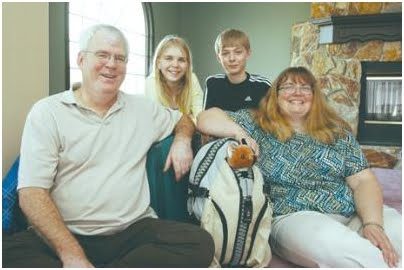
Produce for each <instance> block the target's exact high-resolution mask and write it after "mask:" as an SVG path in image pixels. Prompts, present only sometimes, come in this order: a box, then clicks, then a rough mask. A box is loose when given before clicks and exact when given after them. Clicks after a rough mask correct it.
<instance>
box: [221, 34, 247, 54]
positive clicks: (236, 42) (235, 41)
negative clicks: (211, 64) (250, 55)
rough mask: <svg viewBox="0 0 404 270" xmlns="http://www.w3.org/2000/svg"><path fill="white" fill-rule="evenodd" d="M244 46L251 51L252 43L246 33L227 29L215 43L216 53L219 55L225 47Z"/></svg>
mask: <svg viewBox="0 0 404 270" xmlns="http://www.w3.org/2000/svg"><path fill="white" fill-rule="evenodd" d="M240 45H241V46H243V47H244V48H245V49H246V50H247V51H249V50H250V41H249V39H248V36H247V34H246V33H244V32H243V31H241V30H237V29H227V30H224V31H223V32H221V33H220V34H219V35H218V36H217V38H216V41H215V51H216V54H219V53H220V51H221V50H222V49H223V48H224V47H235V46H240Z"/></svg>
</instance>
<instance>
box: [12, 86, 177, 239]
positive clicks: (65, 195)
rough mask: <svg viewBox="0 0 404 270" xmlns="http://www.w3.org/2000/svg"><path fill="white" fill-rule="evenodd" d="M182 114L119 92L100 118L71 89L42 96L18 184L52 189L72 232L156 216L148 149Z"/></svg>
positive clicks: (25, 139)
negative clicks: (83, 105) (150, 184)
mask: <svg viewBox="0 0 404 270" xmlns="http://www.w3.org/2000/svg"><path fill="white" fill-rule="evenodd" d="M180 117H181V113H180V112H178V111H173V110H170V109H167V108H164V107H162V106H160V105H158V104H157V103H155V102H152V101H149V100H147V99H146V98H144V97H141V96H134V95H128V94H125V93H122V92H119V95H118V99H117V101H116V103H115V104H114V105H113V106H112V107H111V109H110V110H109V112H108V113H107V115H106V116H105V117H104V118H100V117H99V116H98V115H96V114H95V113H94V112H92V111H91V110H88V109H86V108H83V107H81V106H80V105H78V104H77V102H76V100H75V98H74V95H73V91H72V90H68V91H65V92H63V93H60V94H57V95H53V96H50V97H47V98H45V99H42V100H40V101H39V102H37V103H36V104H35V105H34V106H33V108H32V109H31V111H30V113H29V114H28V117H27V120H26V123H25V127H24V132H23V136H22V143H21V157H20V169H19V177H18V187H17V188H18V189H21V188H24V187H42V188H46V189H49V190H50V194H51V197H52V199H53V200H54V202H55V204H56V206H57V207H58V209H59V211H60V213H61V215H62V217H63V219H64V221H65V224H66V225H67V227H68V228H69V229H70V230H71V231H72V232H73V233H77V234H82V235H98V234H113V233H116V232H119V231H122V230H124V229H125V228H126V227H128V226H129V225H131V224H132V223H134V222H135V221H137V220H139V219H141V218H144V217H147V216H152V217H155V213H154V211H153V210H152V209H151V208H150V207H149V204H150V194H149V186H148V181H147V175H146V154H147V151H148V150H149V148H150V146H151V145H152V144H153V143H154V142H156V141H159V140H162V139H164V138H165V137H167V136H168V135H169V134H170V133H171V132H172V131H173V128H174V126H175V124H176V123H177V121H178V120H179V119H180Z"/></svg>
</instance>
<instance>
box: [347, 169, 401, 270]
mask: <svg viewBox="0 0 404 270" xmlns="http://www.w3.org/2000/svg"><path fill="white" fill-rule="evenodd" d="M346 181H347V183H348V185H349V187H350V188H351V189H352V191H353V196H354V201H355V208H356V212H357V213H358V216H359V217H360V218H361V220H362V224H363V225H362V234H363V237H365V238H366V239H368V240H369V241H370V242H371V243H372V244H373V245H375V246H376V247H378V248H379V249H380V250H381V252H382V254H383V257H384V260H385V261H386V263H387V264H388V265H389V266H390V267H395V266H396V265H397V262H398V255H397V252H396V251H395V250H394V248H393V245H392V244H391V242H390V240H389V238H388V237H387V235H386V234H385V233H384V229H383V194H382V190H381V188H380V185H379V183H378V182H377V179H376V176H375V175H374V174H373V173H372V171H371V170H370V169H365V170H362V171H360V172H358V173H356V174H354V175H352V176H349V177H347V178H346Z"/></svg>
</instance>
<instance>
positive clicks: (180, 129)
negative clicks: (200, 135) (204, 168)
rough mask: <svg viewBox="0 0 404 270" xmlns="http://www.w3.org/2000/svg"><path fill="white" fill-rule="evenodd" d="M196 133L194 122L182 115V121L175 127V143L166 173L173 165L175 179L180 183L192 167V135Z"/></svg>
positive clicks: (168, 157)
mask: <svg viewBox="0 0 404 270" xmlns="http://www.w3.org/2000/svg"><path fill="white" fill-rule="evenodd" d="M194 131H195V125H194V122H192V120H191V118H189V116H188V115H185V114H184V115H182V117H181V119H180V120H179V121H178V123H177V125H176V126H175V129H174V133H175V137H174V141H173V144H172V145H171V148H170V152H169V153H168V156H167V160H166V164H165V166H164V171H165V172H166V171H167V170H168V169H169V168H170V167H171V165H172V166H173V168H174V172H175V179H176V180H177V181H179V180H180V179H181V177H183V176H184V175H185V174H186V173H187V172H188V171H189V168H190V167H191V165H192V160H193V154H192V147H191V141H192V135H193V134H194Z"/></svg>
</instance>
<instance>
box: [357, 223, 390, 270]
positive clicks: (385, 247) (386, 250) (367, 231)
mask: <svg viewBox="0 0 404 270" xmlns="http://www.w3.org/2000/svg"><path fill="white" fill-rule="evenodd" d="M362 235H363V237H365V238H366V239H368V240H369V241H370V242H371V243H372V244H373V245H374V246H376V247H377V248H379V249H380V250H381V252H382V254H383V258H384V261H385V262H386V263H387V264H388V266H389V267H396V266H397V263H398V254H397V252H396V251H395V250H394V247H393V245H392V244H391V242H390V240H389V238H388V237H387V235H386V234H385V233H384V230H383V229H382V227H379V226H378V225H376V224H365V226H364V227H363V229H362Z"/></svg>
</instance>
